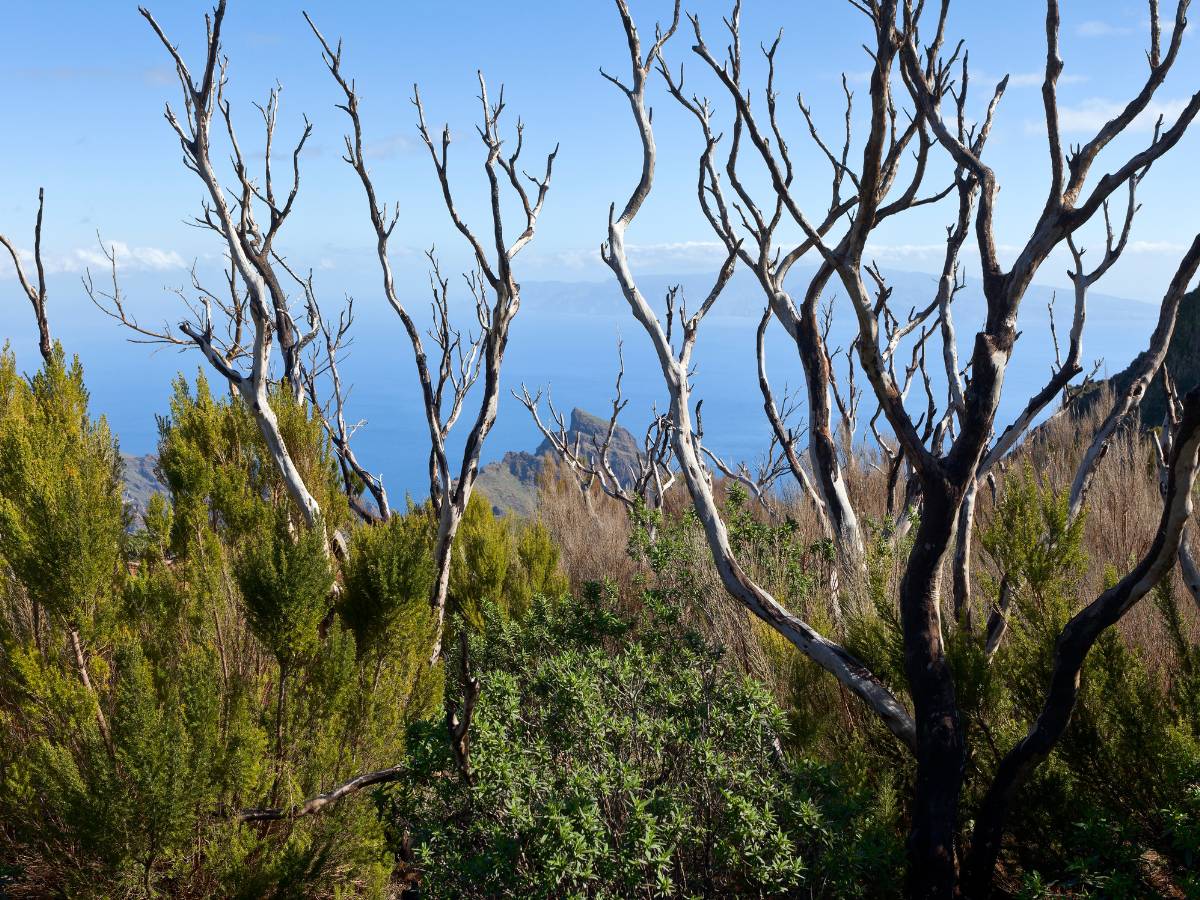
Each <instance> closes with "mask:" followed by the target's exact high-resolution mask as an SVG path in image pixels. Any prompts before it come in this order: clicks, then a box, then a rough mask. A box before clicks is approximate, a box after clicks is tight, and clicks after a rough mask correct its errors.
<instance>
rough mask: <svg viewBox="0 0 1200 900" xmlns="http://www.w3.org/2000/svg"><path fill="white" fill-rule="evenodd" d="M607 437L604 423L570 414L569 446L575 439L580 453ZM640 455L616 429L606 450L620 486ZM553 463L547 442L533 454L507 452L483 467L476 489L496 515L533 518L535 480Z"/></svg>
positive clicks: (627, 436) (581, 414)
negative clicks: (485, 498)
mask: <svg viewBox="0 0 1200 900" xmlns="http://www.w3.org/2000/svg"><path fill="white" fill-rule="evenodd" d="M607 433H608V420H607V419H602V418H600V417H599V416H594V415H592V414H591V413H589V412H585V411H584V410H582V409H573V410H571V421H570V424H569V425H568V427H567V435H568V440H569V441H571V442H572V443H573V442H574V441H575V439H576V438H578V439H579V443H580V447H581V448H582V449H585V450H586V449H588V448H592V447H599V446H600V445H601V444H603V443H604V437H605V435H606V434H607ZM639 455H640V454H639V452H638V445H637V442H636V441H635V440H634V437H633V435H632V434H631V433H630V432H629V430H628V429H626V428H623V427H621V426H620V425H618V426H617V429H616V431H615V432H613V439H612V444H611V445H610V447H609V459H610V460H611V461H612V467H613V471H614V472H615V473H616V474H617V477H618V478H619V479H621V480H622V481H623V482H625V483H628V482H629V481H631V480H632V476H631V474H630V473H631V471H632V470H633V469H635V468H636V467H637V460H638V456H639ZM553 459H554V448H553V447H552V446H551V444H550V441H549V440H543V441H542V443H541V444H540V445H539V446H538V447H537V449H536V450H534V451H533V452H532V453H530V452H528V451H524V450H522V451H510V452H508V453H505V454H504V457H503V458H502V459H500V460H499V461H498V462H494V463H489V464H488V465H486V466H484V467H483V468H482V469H481V470H480V472H479V478H478V479H477V481H476V482H475V486H476V488H477V489H478V490H480V491H482V492H483V493H484V494H485V495H486V496H487V498H488V500H489V501H491V504H492V507H493V508H494V509H495V511H496V512H497V513H499V514H512V515H517V516H532V515H533V514H534V513H535V512H536V511H537V486H538V479H539V478H540V477H541V475H542V472H543V471H544V470H545V467H546V464H547V463H548V462H550V461H552V460H553Z"/></svg>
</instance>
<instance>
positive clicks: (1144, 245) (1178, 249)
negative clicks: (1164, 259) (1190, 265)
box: [1125, 241, 1191, 254]
mask: <svg viewBox="0 0 1200 900" xmlns="http://www.w3.org/2000/svg"><path fill="white" fill-rule="evenodd" d="M1190 246H1191V245H1190V244H1181V243H1178V242H1177V241H1130V242H1129V244H1128V246H1127V247H1126V248H1125V249H1126V252H1128V253H1167V254H1174V253H1186V252H1187V250H1188V248H1189V247H1190Z"/></svg>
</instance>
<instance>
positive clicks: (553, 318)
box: [0, 273, 1157, 498]
mask: <svg viewBox="0 0 1200 900" xmlns="http://www.w3.org/2000/svg"><path fill="white" fill-rule="evenodd" d="M135 281H136V279H135ZM142 281H143V282H145V285H152V284H153V279H151V278H150V277H149V276H143V277H142ZM671 283H682V284H683V286H684V293H685V294H686V295H687V296H689V297H695V298H700V297H703V295H704V293H705V292H706V290H707V285H708V281H707V279H705V278H703V277H700V276H695V275H687V276H681V277H678V278H672V277H667V276H655V277H653V278H647V279H644V280H643V285H642V286H643V290H644V292H645V293H646V295H647V296H649V297H660V296H661V295H662V294H663V293H664V292H665V289H666V287H667V285H668V284H671ZM893 286H894V288H895V294H894V304H895V306H896V308H897V310H898V311H900V312H901V314H903V313H904V311H906V310H907V309H908V308H909V307H910V306H918V305H924V304H926V303H928V302H929V298H931V297H932V296H933V291H934V288H935V279H934V277H933V276H931V275H927V274H918V273H897V274H896V275H894V276H893ZM78 293H79V292H78V290H76V291H74V292H71V291H70V290H64V291H62V295H63V296H64V297H65V299H59V298H57V297H56V305H55V306H53V307H52V315H53V316H54V324H55V331H56V334H57V336H58V337H59V338H60V339H61V340H62V341H63V344H64V346H65V347H66V349H67V351H68V352H70V353H78V354H79V355H80V357H81V359H82V360H83V363H84V366H85V369H86V374H87V382H88V385H89V388H90V391H91V394H92V408H93V411H94V412H96V413H103V414H104V415H106V416H107V417H108V419H109V421H110V423H111V424H112V426H113V428H114V430H115V431H116V432H117V434H118V435H119V436H120V440H121V445H122V449H123V450H124V451H125V452H127V453H133V454H142V453H149V452H153V451H154V449H155V446H156V441H157V425H156V418H155V417H156V415H161V414H164V413H165V412H166V411H167V399H168V397H169V393H170V382H171V379H172V378H173V377H174V376H175V374H176V373H177V372H180V371H182V372H184V373H186V374H188V375H194V373H195V372H196V371H197V370H198V369H200V368H201V367H204V366H205V363H204V361H203V360H202V359H201V358H200V356H199V354H198V353H197V352H195V351H194V350H190V351H185V352H183V353H179V352H177V351H175V350H172V349H164V348H154V347H148V346H145V345H137V344H129V343H127V341H126V337H127V335H126V334H125V333H124V332H123V331H122V330H121V328H120V327H119V326H117V325H116V324H115V323H113V322H112V321H111V320H109V319H106V318H105V317H104V316H103V315H102V314H101V313H100V312H99V311H98V310H96V309H95V308H94V307H92V306H91V305H90V304H88V303H87V301H86V300H82V301H81V300H80V299H79V298H78V297H77V296H75V295H76V294H78ZM1051 294H1052V291H1050V290H1049V289H1046V288H1041V287H1036V286H1035V287H1033V288H1031V289H1030V291H1029V293H1028V295H1027V297H1026V299H1025V301H1024V305H1023V309H1022V315H1021V328H1022V334H1021V337H1020V338H1019V340H1018V342H1017V348H1016V351H1015V354H1014V358H1013V362H1012V365H1011V366H1010V368H1009V372H1008V375H1007V378H1006V384H1005V392H1004V396H1005V400H1004V402H1003V404H1002V406H1001V410H1000V416H999V419H1000V421H999V422H998V426H999V427H1003V425H1004V424H1006V423H1007V422H1008V421H1009V420H1010V419H1011V418H1012V417H1013V416H1014V415H1016V413H1017V412H1019V410H1020V409H1021V408H1022V407H1023V406H1024V403H1025V401H1026V400H1027V399H1028V397H1029V395H1030V394H1031V393H1033V392H1034V391H1036V390H1037V389H1038V388H1039V387H1040V386H1041V385H1042V384H1044V383H1045V380H1046V379H1047V377H1048V376H1049V374H1050V366H1051V364H1052V363H1053V360H1054V351H1053V345H1052V341H1051V338H1050V333H1049V316H1048V313H1047V309H1046V305H1047V302H1048V301H1049V299H1050V297H1051ZM522 295H523V305H522V308H521V311H520V313H519V315H518V316H517V319H516V321H515V323H514V325H513V327H512V331H511V337H510V341H509V347H508V353H507V357H506V361H505V366H504V377H503V385H504V386H503V396H502V400H501V406H500V415H499V420H498V422H497V425H496V427H495V429H494V430H493V432H492V435H491V437H490V438H489V440H488V442H487V445H486V448H485V452H484V459H483V461H484V462H485V463H486V462H489V461H492V460H495V459H498V458H499V457H501V456H502V455H503V454H504V453H505V452H506V451H508V450H523V449H532V448H533V447H534V446H536V445H537V444H538V443H539V442H540V436H539V435H538V434H537V431H536V429H535V428H534V426H533V424H532V422H531V420H530V418H529V416H528V414H527V413H526V412H525V410H524V408H523V407H522V406H521V405H520V404H519V403H518V402H517V401H516V400H515V399H514V398H513V397H512V396H511V394H510V393H509V391H510V390H512V389H517V390H518V391H519V389H520V385H521V384H522V383H524V384H526V385H528V386H529V388H530V390H531V392H533V391H536V390H537V389H538V388H549V389H550V391H551V393H552V396H553V398H554V401H555V404H556V405H557V406H558V408H559V409H560V410H561V411H562V412H563V413H564V415H569V413H570V410H571V409H572V407H576V406H578V407H582V408H584V409H586V410H588V411H590V412H594V413H596V414H602V415H606V414H607V412H608V411H609V409H610V404H611V398H612V389H613V380H614V378H615V375H616V371H617V361H616V346H617V341H618V340H619V339H623V341H624V355H625V378H624V381H623V385H622V387H623V391H624V396H625V397H626V398H627V399H628V400H629V405H628V407H627V408H626V410H625V412H624V414H623V415H622V419H621V421H622V423H623V424H625V425H626V426H627V427H629V428H630V429H631V430H633V431H634V432H635V434H637V433H638V432H639V429H644V427H645V424H646V423H647V422H648V421H649V418H650V412H651V408H652V407H653V405H654V404H656V403H657V404H658V405H659V407H660V408H662V407H663V405H664V404H665V402H666V396H665V391H664V390H663V389H662V387H661V384H662V382H661V377H660V375H659V372H658V369H657V363H656V360H655V357H654V355H653V352H652V350H651V345H650V342H649V340H648V339H647V337H646V335H645V334H644V332H643V331H642V330H641V327H640V326H639V325H638V323H637V322H636V321H635V320H634V319H633V318H632V316H631V315H630V314H629V311H628V307H627V306H626V305H625V302H624V300H623V298H622V297H621V295H620V293H619V291H618V290H617V289H616V287H615V285H614V284H613V283H611V282H530V283H528V284H526V285H524V286H523V289H522ZM761 298H762V294H761V292H760V291H759V290H758V288H757V287H756V285H755V284H754V283H753V282H751V281H750V280H749V279H748V278H745V277H743V276H739V277H738V278H736V279H735V280H734V282H733V283H732V284H731V286H730V288H729V289H728V290H727V292H726V294H725V295H724V296H723V297H722V298H721V300H720V302H719V303H718V304H717V306H716V307H715V308H714V310H713V311H712V313H710V315H709V317H708V318H707V319H706V320H705V322H704V323H703V325H702V326H701V330H700V338H699V342H698V345H697V348H696V351H695V355H694V361H695V365H696V376H695V380H694V383H695V393H696V396H697V398H703V400H704V424H705V433H706V439H707V442H708V443H709V444H710V445H711V446H712V447H713V448H714V449H715V450H716V451H717V452H719V453H720V454H721V455H723V456H724V457H725V458H726V459H729V460H749V461H753V460H754V459H755V458H756V457H757V456H758V455H759V454H760V453H761V452H762V450H763V449H764V448H765V447H766V444H767V442H768V439H769V434H770V431H769V426H768V425H767V422H766V419H765V417H764V414H763V410H762V397H761V394H760V393H759V389H758V382H757V374H756V363H755V358H754V341H755V330H756V327H757V324H758V320H759V316H760V315H761V311H762V303H763V301H762V299H761ZM459 299H460V302H462V303H464V307H462V308H460V309H459V310H458V312H459V313H460V314H462V315H463V316H464V322H465V321H466V317H467V316H468V315H469V312H470V311H469V310H468V309H467V308H466V307H465V302H466V301H465V300H464V299H463V298H459ZM172 301H174V303H175V304H177V303H178V300H177V298H172V297H170V296H168V297H165V298H163V299H162V300H161V301H156V302H157V303H158V305H157V306H155V307H154V308H155V309H158V310H161V312H160V314H159V317H160V318H162V317H164V316H170V315H178V310H177V307H175V306H173V305H172ZM833 302H834V304H835V325H834V328H833V331H832V333H831V335H830V344H831V345H833V346H834V347H838V346H843V347H844V346H846V345H847V344H848V343H849V339H850V337H851V331H850V328H851V327H852V317H851V313H850V310H849V308H848V305H847V304H846V303H845V301H844V299H839V298H838V297H837V295H836V294H835V295H834V300H833ZM1070 303H1071V298H1070V296H1069V295H1064V294H1063V293H1062V292H1060V295H1059V302H1058V304H1057V307H1056V308H1057V310H1058V315H1057V319H1058V323H1059V335H1060V340H1065V333H1066V330H1067V327H1068V319H1069V314H1070ZM425 308H426V307H425V301H424V300H423V299H422V300H421V301H419V302H418V303H414V312H415V313H417V314H420V313H422V312H424V310H425ZM356 309H357V310H358V313H359V318H358V321H357V322H356V329H355V342H354V345H353V347H352V349H351V351H350V353H349V355H348V357H347V358H346V360H345V362H344V365H343V369H344V372H343V375H344V376H345V378H346V379H347V380H348V381H350V382H352V383H353V390H352V392H351V395H350V399H349V408H348V413H349V417H350V419H351V420H352V421H356V420H359V419H365V420H366V422H367V424H366V425H365V426H364V427H363V428H362V430H361V431H360V432H359V434H358V436H357V437H356V439H355V446H356V450H357V453H358V455H359V457H360V460H361V461H362V462H363V463H364V464H365V465H366V466H367V467H368V468H370V469H371V470H372V471H377V472H382V473H384V476H385V484H386V485H387V486H388V488H389V491H390V492H391V493H392V495H393V497H395V498H398V497H400V496H402V495H403V494H404V493H412V494H414V495H415V496H421V495H422V494H423V492H424V491H425V490H426V489H427V488H426V474H425V473H426V471H427V470H426V459H427V450H426V448H427V439H426V433H425V425H424V419H423V414H422V410H421V406H420V396H419V393H418V390H417V382H416V377H415V371H414V367H413V360H412V351H411V348H410V346H409V344H408V342H407V339H406V338H405V336H404V333H403V331H402V329H401V327H400V324H399V322H398V321H397V320H396V318H395V316H394V314H392V313H391V311H390V309H388V308H387V307H386V306H385V305H384V304H383V303H382V301H379V300H375V299H373V296H372V294H371V292H370V290H369V289H368V290H364V291H362V292H361V293H360V294H359V299H358V302H357V304H356ZM982 312H983V302H982V299H981V297H980V294H979V292H978V285H977V284H974V283H968V286H967V289H966V290H965V291H963V292H962V293H961V294H960V295H959V297H958V299H957V301H956V303H955V318H956V326H957V329H958V334H959V342H960V346H961V349H960V354H961V358H962V360H963V362H965V360H966V359H967V358H968V356H969V352H970V346H971V341H972V339H973V336H974V333H975V331H976V330H977V329H978V327H979V324H980V321H981V317H982ZM142 317H143V320H144V321H146V322H152V321H155V320H154V319H153V318H152V317H151V315H149V314H146V313H143V316H142ZM1156 317H1157V308H1156V307H1155V306H1153V305H1151V304H1147V303H1144V302H1139V301H1132V300H1121V299H1118V298H1113V297H1107V296H1102V295H1097V296H1094V297H1092V298H1091V299H1090V303H1089V315H1088V325H1087V328H1086V331H1085V346H1084V358H1085V360H1089V361H1090V360H1093V359H1103V361H1104V363H1103V365H1102V367H1101V374H1104V373H1105V372H1106V371H1107V372H1116V371H1118V370H1119V369H1121V368H1123V367H1124V366H1125V365H1126V364H1127V363H1128V362H1129V361H1130V360H1131V359H1132V358H1133V356H1134V355H1135V354H1136V353H1137V352H1138V351H1139V350H1141V349H1142V348H1143V347H1144V346H1145V342H1146V339H1147V337H1148V335H1149V333H1150V331H1151V330H1152V328H1153V324H1154V321H1155V319H1156ZM0 325H2V330H3V333H4V335H5V336H6V337H8V338H9V339H10V340H11V341H12V344H13V347H14V349H15V351H16V352H17V354H18V359H19V362H20V363H21V365H22V366H24V367H26V368H27V369H30V368H32V367H34V366H36V364H37V362H38V360H37V356H36V347H35V344H34V341H33V334H32V332H33V327H32V318H31V317H30V316H29V315H28V310H27V309H23V308H22V309H20V310H15V309H13V308H11V307H10V308H8V309H6V310H4V311H3V314H2V318H0ZM769 334H770V338H769V342H768V365H769V368H770V373H771V380H772V385H773V387H774V389H775V391H776V394H777V395H779V394H781V393H782V391H783V389H784V385H785V384H787V385H789V386H792V387H794V388H796V389H802V388H803V374H802V370H801V368H800V364H799V360H798V358H797V356H796V351H795V348H794V346H792V345H791V343H790V341H789V339H788V338H787V336H786V335H785V334H784V333H783V331H782V329H781V328H780V327H779V325H778V324H773V325H772V327H771V331H770V333H769ZM940 353H941V350H940V344H938V343H937V342H936V341H934V342H931V344H930V358H929V368H930V370H931V372H932V373H933V375H934V377H935V379H936V380H937V384H938V390H939V391H941V390H943V388H942V387H941V385H943V384H944V379H943V378H942V377H941V376H940V374H939V373H940V372H941V371H942V368H941V359H940ZM844 367H845V362H844V358H843V359H842V360H841V363H840V368H842V369H843V372H842V377H843V378H844V377H845V372H844ZM1089 368H1090V366H1089ZM210 380H214V381H215V380H216V379H211V378H210ZM858 381H859V384H860V386H861V387H864V388H865V387H866V385H865V384H864V383H863V379H862V377H861V373H860V375H859V378H858ZM867 393H868V394H869V391H868V392H867ZM924 403H925V400H924V397H923V395H921V394H920V392H919V391H914V393H913V394H912V395H911V396H910V406H911V407H912V408H913V409H914V410H917V409H921V408H923V407H924ZM874 410H875V405H874V403H873V402H872V400H871V398H870V396H864V398H863V400H862V405H861V407H860V411H859V417H860V421H861V422H862V423H863V424H865V422H866V420H867V419H868V418H870V416H871V414H872V413H873V412H874ZM473 412H474V410H473V407H471V406H470V405H469V406H468V409H467V410H466V411H465V412H464V414H463V417H462V419H461V420H460V422H459V425H458V427H457V428H456V432H455V435H454V438H453V439H452V448H453V450H454V452H455V453H457V452H458V451H459V449H460V448H461V444H462V441H463V439H464V435H465V432H466V430H467V428H468V427H469V424H470V419H471V418H473ZM800 415H801V417H802V416H803V408H802V409H801V413H800Z"/></svg>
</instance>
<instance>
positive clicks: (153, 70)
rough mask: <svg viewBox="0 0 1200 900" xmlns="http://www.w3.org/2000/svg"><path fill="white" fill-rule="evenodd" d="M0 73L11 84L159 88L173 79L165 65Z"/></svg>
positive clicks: (28, 68)
mask: <svg viewBox="0 0 1200 900" xmlns="http://www.w3.org/2000/svg"><path fill="white" fill-rule="evenodd" d="M2 71H3V72H4V75H5V76H6V77H7V78H9V79H12V80H15V81H35V82H44V81H87V82H95V81H125V82H128V81H136V82H141V83H142V84H148V85H161V84H171V83H173V82H174V80H175V72H174V70H173V69H171V68H170V67H168V66H146V67H143V68H118V67H116V66H72V65H63V66H24V67H19V68H7V69H4V70H2Z"/></svg>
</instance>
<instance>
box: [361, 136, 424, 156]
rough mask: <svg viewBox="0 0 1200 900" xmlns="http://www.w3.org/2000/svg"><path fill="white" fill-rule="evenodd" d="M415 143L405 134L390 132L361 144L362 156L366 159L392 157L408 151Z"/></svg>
mask: <svg viewBox="0 0 1200 900" xmlns="http://www.w3.org/2000/svg"><path fill="white" fill-rule="evenodd" d="M415 146H416V143H415V142H414V141H413V139H412V138H411V137H409V136H408V135H406V134H399V133H397V134H391V135H388V136H387V137H384V138H380V139H379V140H376V141H367V142H366V144H364V145H363V156H365V157H366V158H367V159H392V158H393V157H396V156H401V155H403V154H405V153H408V152H410V151H411V150H412V149H413V148H414V147H415Z"/></svg>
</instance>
